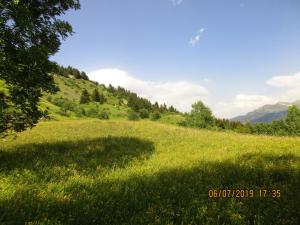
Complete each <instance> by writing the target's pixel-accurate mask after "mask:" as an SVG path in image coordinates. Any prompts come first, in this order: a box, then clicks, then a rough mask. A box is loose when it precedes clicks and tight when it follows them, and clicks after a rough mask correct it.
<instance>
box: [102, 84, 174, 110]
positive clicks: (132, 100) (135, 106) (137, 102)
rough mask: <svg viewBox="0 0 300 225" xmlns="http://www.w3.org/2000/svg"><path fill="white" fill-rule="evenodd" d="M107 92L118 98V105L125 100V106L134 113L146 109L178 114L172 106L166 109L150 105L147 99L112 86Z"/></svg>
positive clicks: (156, 104)
mask: <svg viewBox="0 0 300 225" xmlns="http://www.w3.org/2000/svg"><path fill="white" fill-rule="evenodd" d="M107 91H108V92H110V93H112V94H113V95H116V96H118V98H119V100H120V101H119V102H120V103H122V102H123V101H122V100H123V99H125V100H126V101H127V106H128V107H130V108H131V109H132V110H134V111H135V112H139V111H140V110H141V109H146V110H148V112H154V111H160V112H162V113H165V112H178V111H177V110H176V109H175V108H174V107H173V106H170V107H169V108H167V105H166V104H163V105H161V106H159V105H158V103H157V102H155V103H154V104H152V103H151V102H150V101H149V100H148V99H145V98H142V97H139V96H138V95H137V94H136V93H132V92H130V91H128V90H126V89H124V88H122V87H117V88H115V87H113V86H112V85H109V86H108V88H107Z"/></svg>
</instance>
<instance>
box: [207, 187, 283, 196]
mask: <svg viewBox="0 0 300 225" xmlns="http://www.w3.org/2000/svg"><path fill="white" fill-rule="evenodd" d="M280 196H281V192H280V190H278V189H259V190H254V189H210V190H208V197H209V198H254V197H260V198H268V197H270V198H280Z"/></svg>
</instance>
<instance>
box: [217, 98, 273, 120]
mask: <svg viewBox="0 0 300 225" xmlns="http://www.w3.org/2000/svg"><path fill="white" fill-rule="evenodd" d="M274 103H276V100H275V99H274V98H271V97H268V96H265V95H247V94H238V95H236V96H235V99H234V100H233V101H231V102H219V103H217V105H216V106H215V107H214V109H215V111H216V115H217V116H219V117H225V118H231V117H233V116H236V115H242V114H245V113H248V112H250V111H252V110H254V109H257V108H259V107H261V106H263V105H266V104H274Z"/></svg>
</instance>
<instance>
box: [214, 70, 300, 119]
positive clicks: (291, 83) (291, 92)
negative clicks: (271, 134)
mask: <svg viewBox="0 0 300 225" xmlns="http://www.w3.org/2000/svg"><path fill="white" fill-rule="evenodd" d="M266 84H268V85H270V86H271V87H274V88H281V93H280V94H278V95H277V96H265V95H255V94H254V95H246V94H238V95H236V97H235V99H234V100H233V101H231V102H219V103H217V104H216V106H215V107H214V110H215V112H216V114H217V115H218V116H222V117H226V118H230V117H233V116H237V115H242V114H245V113H247V112H250V111H253V110H255V109H257V108H259V107H261V106H263V105H266V104H275V103H277V102H293V101H295V100H299V99H300V72H298V73H295V74H293V75H287V76H274V77H272V78H271V79H269V80H267V81H266Z"/></svg>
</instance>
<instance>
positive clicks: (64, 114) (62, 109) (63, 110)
mask: <svg viewBox="0 0 300 225" xmlns="http://www.w3.org/2000/svg"><path fill="white" fill-rule="evenodd" d="M58 114H59V115H61V116H66V117H69V116H70V115H69V113H68V112H67V110H66V109H64V108H60V110H59V112H58Z"/></svg>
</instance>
